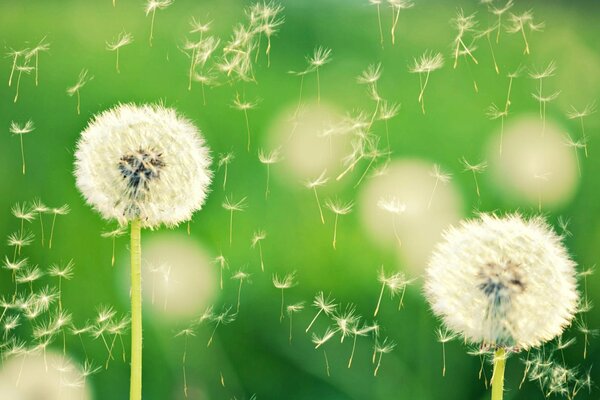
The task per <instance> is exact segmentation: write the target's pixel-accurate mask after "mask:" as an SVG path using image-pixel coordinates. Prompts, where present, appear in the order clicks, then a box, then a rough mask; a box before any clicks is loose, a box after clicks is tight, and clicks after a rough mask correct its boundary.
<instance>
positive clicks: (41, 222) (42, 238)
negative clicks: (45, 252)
mask: <svg viewBox="0 0 600 400" xmlns="http://www.w3.org/2000/svg"><path fill="white" fill-rule="evenodd" d="M38 215H39V217H40V230H41V242H42V247H44V219H43V218H42V213H41V212H39V213H38Z"/></svg>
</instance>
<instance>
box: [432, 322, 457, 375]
mask: <svg viewBox="0 0 600 400" xmlns="http://www.w3.org/2000/svg"><path fill="white" fill-rule="evenodd" d="M457 336H458V335H456V334H454V333H452V332H450V331H449V330H448V329H443V330H442V329H438V331H437V339H438V342H440V343H441V344H442V365H443V367H442V376H446V343H448V342H450V341H452V340H454V339H456V337H457Z"/></svg>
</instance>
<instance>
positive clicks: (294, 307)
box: [285, 301, 304, 344]
mask: <svg viewBox="0 0 600 400" xmlns="http://www.w3.org/2000/svg"><path fill="white" fill-rule="evenodd" d="M303 309H304V302H303V301H301V302H299V303H295V304H290V305H289V306H287V307H286V308H285V310H286V312H287V315H288V317H289V319H290V337H289V343H290V344H292V316H293V315H294V314H295V313H298V312H300V311H302V310H303Z"/></svg>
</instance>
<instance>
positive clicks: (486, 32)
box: [475, 25, 500, 74]
mask: <svg viewBox="0 0 600 400" xmlns="http://www.w3.org/2000/svg"><path fill="white" fill-rule="evenodd" d="M497 29H498V28H497V27H496V26H495V25H493V26H490V27H489V28H487V29H484V30H483V31H481V32H479V33H477V34H476V35H475V39H481V38H482V37H484V36H485V39H486V41H487V42H488V45H489V47H490V53H491V54H492V61H493V63H494V70H496V74H500V68H499V67H498V62H497V61H496V54H495V53H494V46H493V45H492V39H490V35H491V34H492V32H494V31H496V30H497Z"/></svg>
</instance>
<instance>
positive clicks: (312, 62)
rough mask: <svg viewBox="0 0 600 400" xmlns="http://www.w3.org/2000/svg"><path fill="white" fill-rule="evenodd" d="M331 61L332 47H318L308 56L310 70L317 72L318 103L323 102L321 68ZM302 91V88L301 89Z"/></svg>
mask: <svg viewBox="0 0 600 400" xmlns="http://www.w3.org/2000/svg"><path fill="white" fill-rule="evenodd" d="M330 61H331V49H327V48H324V47H321V46H319V47H316V48H315V51H314V52H313V55H312V56H311V57H309V58H308V64H309V70H310V71H311V72H312V71H315V72H316V74H317V104H320V103H321V81H320V79H319V68H321V67H322V66H323V65H325V64H327V63H329V62H330ZM300 93H302V89H300Z"/></svg>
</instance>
